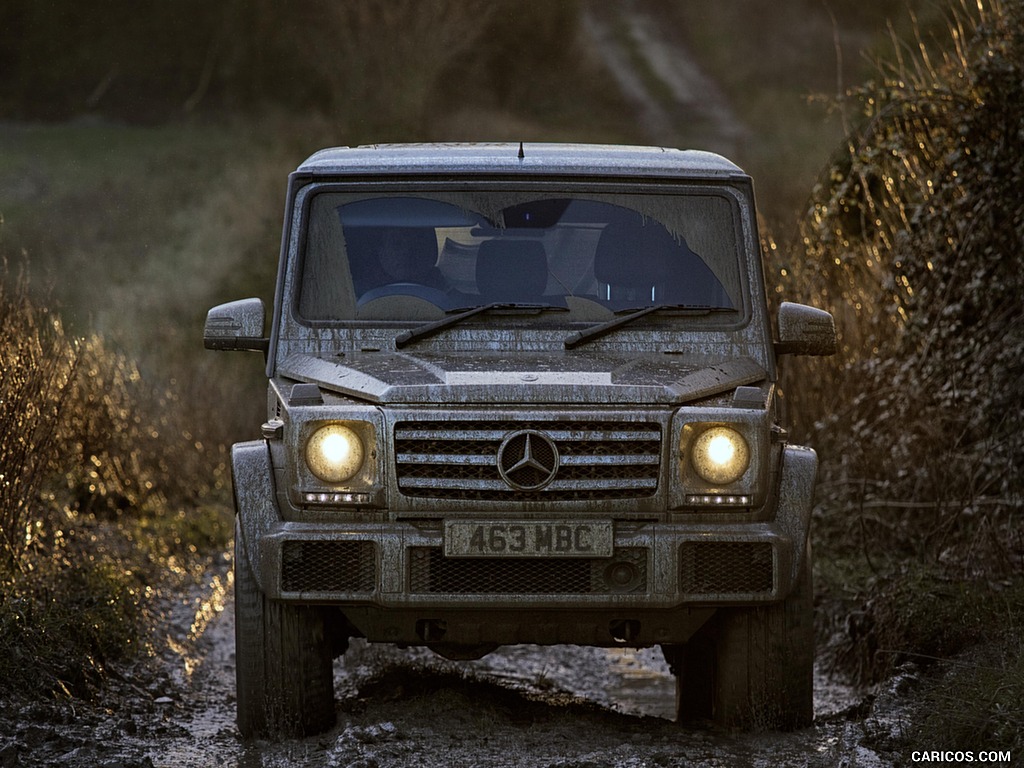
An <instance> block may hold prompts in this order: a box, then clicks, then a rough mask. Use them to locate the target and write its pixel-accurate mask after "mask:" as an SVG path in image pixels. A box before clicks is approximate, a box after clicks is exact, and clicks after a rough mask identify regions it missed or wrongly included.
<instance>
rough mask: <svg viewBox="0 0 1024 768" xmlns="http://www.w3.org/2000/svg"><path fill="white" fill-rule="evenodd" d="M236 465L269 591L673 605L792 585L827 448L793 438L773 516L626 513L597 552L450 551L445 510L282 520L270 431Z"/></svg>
mask: <svg viewBox="0 0 1024 768" xmlns="http://www.w3.org/2000/svg"><path fill="white" fill-rule="evenodd" d="M232 466H233V471H234V478H235V484H234V487H235V497H236V508H237V510H238V514H239V516H240V520H241V523H242V525H241V528H242V532H243V538H244V542H243V544H244V546H246V548H247V553H248V555H249V559H250V562H251V563H253V566H254V569H255V571H256V572H255V574H254V575H255V577H256V580H257V582H258V583H259V585H260V587H261V589H262V590H263V591H264V593H265V594H266V595H267V596H268V597H270V598H273V599H278V600H285V601H291V602H304V603H318V604H333V605H337V606H339V607H343V608H345V610H346V612H348V611H349V609H355V608H357V607H361V608H364V609H374V610H384V611H404V610H410V611H414V612H421V611H424V610H432V611H436V610H455V611H463V610H474V611H479V610H492V611H501V610H523V609H537V610H562V611H565V610H574V611H576V610H580V611H585V610H599V611H600V610H605V609H609V610H615V611H620V610H622V609H625V608H629V609H634V610H651V611H666V610H674V609H679V608H685V607H718V606H727V605H750V604H758V603H766V602H775V601H778V600H782V599H784V598H785V597H786V596H787V595H788V594H789V592H790V590H791V589H792V586H793V584H794V582H795V578H796V576H797V574H799V572H800V569H801V566H802V559H803V557H804V552H805V550H806V542H807V536H808V529H809V524H810V510H811V500H812V496H813V489H814V478H815V474H816V470H817V457H816V456H815V454H814V452H813V451H811V450H808V449H805V448H799V447H794V446H787V447H786V448H785V449H784V450H783V456H782V462H781V468H780V473H779V478H778V483H777V485H776V487H775V489H774V492H773V493H772V494H771V498H770V499H769V507H770V508H773V509H774V516H772V517H771V519H770V520H768V521H766V522H747V523H730V522H715V523H709V522H700V523H691V522H643V521H637V520H620V521H616V522H615V523H614V535H613V541H614V552H613V554H612V556H611V557H610V558H592V559H591V558H571V559H570V558H557V557H544V558H526V559H522V558H519V559H516V558H500V557H499V558H447V557H445V556H444V549H443V547H444V541H443V526H442V522H441V521H440V520H426V521H417V522H389V521H380V522H317V523H300V522H289V521H283V520H282V519H281V516H280V513H279V510H278V507H277V502H276V494H275V489H274V487H273V478H274V472H273V469H272V466H271V461H270V455H269V451H268V449H267V445H266V443H264V442H262V441H254V442H250V443H240V444H238V445H236V446H235V447H234V449H233V454H232ZM609 517H614V515H613V514H610V515H609Z"/></svg>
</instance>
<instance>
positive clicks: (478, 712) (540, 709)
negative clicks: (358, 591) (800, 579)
mask: <svg viewBox="0 0 1024 768" xmlns="http://www.w3.org/2000/svg"><path fill="white" fill-rule="evenodd" d="M183 603H187V604H188V605H189V606H190V612H189V613H187V614H184V615H182V616H179V617H178V619H177V623H176V624H175V625H174V626H172V627H171V628H170V630H169V631H170V633H171V635H172V636H170V637H169V638H168V648H169V649H170V652H169V653H167V654H165V655H164V663H165V665H166V667H167V676H168V677H169V679H170V680H171V681H172V688H173V692H172V697H173V702H172V703H170V704H169V705H164V706H163V707H158V708H157V709H156V711H155V712H154V718H155V719H158V720H159V726H160V727H157V724H154V725H153V727H149V728H144V729H141V730H143V731H144V732H145V733H146V734H149V737H148V739H140V738H133V739H131V740H128V741H127V742H126V744H125V750H124V753H123V754H124V756H125V758H126V759H137V758H138V757H139V756H140V755H141V756H143V758H142V759H143V760H144V761H148V762H144V763H143V764H144V765H145V766H146V768H148V766H149V765H152V766H154V768H171V767H172V766H173V767H174V768H189V767H190V766H194V767H195V768H205V767H206V766H224V767H228V766H240V767H244V768H257V767H258V768H284V767H285V766H305V767H309V768H334V767H335V766H362V767H363V768H368V767H370V766H374V767H376V768H399V767H401V768H405V766H412V765H417V766H423V767H424V768H441V767H442V766H445V767H447V766H450V765H453V764H463V765H467V766H476V765H486V766H489V767H490V768H513V766H515V767H516V768H518V766H544V767H550V768H556V767H557V768H569V767H570V766H576V767H577V768H580V767H582V766H587V767H588V768H617V767H619V766H623V767H631V766H637V767H638V768H639V766H691V765H696V766H714V765H729V766H752V767H753V766H769V765H771V766H776V765H789V766H826V765H828V766H832V765H836V764H839V763H840V762H841V761H842V760H843V759H845V758H846V757H849V758H851V759H855V760H856V764H857V765H867V766H872V765H879V766H881V765H886V764H888V761H886V760H883V759H882V758H879V757H878V756H877V755H874V753H873V752H871V750H868V749H866V748H864V747H862V746H861V745H860V741H861V740H862V736H863V728H862V726H861V725H859V724H858V723H856V722H854V721H853V720H850V719H849V718H848V715H847V714H846V713H845V712H844V710H848V711H850V712H852V711H855V710H857V708H858V707H862V706H863V700H862V699H861V697H859V696H858V695H857V694H856V693H855V692H853V691H852V690H851V689H848V688H844V687H843V686H841V685H838V684H836V683H835V682H833V681H830V680H828V679H827V677H825V676H824V675H822V676H820V679H819V680H818V693H819V695H818V697H817V699H816V705H817V706H816V708H817V710H818V712H817V714H818V718H819V720H818V722H817V723H816V725H815V726H814V727H812V728H809V729H806V730H804V731H799V732H796V733H789V734H777V733H762V734H737V733H727V732H723V731H717V730H713V729H702V728H692V727H687V728H681V727H678V726H676V725H675V724H674V723H672V722H669V721H668V720H667V719H666V718H667V717H668V716H670V715H671V713H672V711H673V699H672V697H673V695H674V681H673V679H672V677H671V674H670V673H669V671H668V668H667V665H666V664H665V663H664V660H663V659H662V658H661V654H660V652H659V651H658V650H657V649H640V650H634V649H600V648H577V647H568V646H554V647H543V648H541V647H532V646H510V647H505V648H501V649H499V650H498V651H496V652H495V653H493V654H491V655H490V656H487V657H484V658H483V659H481V660H478V661H473V662H452V661H448V660H445V659H442V658H440V657H438V656H435V655H434V654H433V653H431V652H430V651H428V650H426V649H418V648H410V649H404V650H401V649H398V648H395V647H393V646H387V645H376V644H373V645H371V644H367V643H365V642H362V641H353V644H352V647H351V648H350V650H349V652H348V653H347V654H346V655H345V656H344V657H343V658H342V659H341V660H339V661H337V662H336V663H335V688H336V707H337V713H338V722H337V724H336V725H335V727H334V728H332V729H331V730H329V731H328V732H326V733H324V734H321V735H319V736H315V737H310V738H307V739H297V740H292V741H287V742H282V743H271V742H266V741H255V742H249V743H244V742H242V741H241V740H240V739H239V737H238V735H237V732H236V731H235V729H234V706H235V700H234V616H233V604H232V594H231V581H230V573H229V572H228V571H227V570H226V568H225V566H224V565H223V563H221V564H218V566H217V567H215V568H214V569H213V570H212V571H211V573H210V574H209V576H208V578H207V579H206V580H205V582H204V584H203V589H202V595H201V596H200V597H199V598H192V599H190V600H186V601H183ZM175 633H177V635H178V636H177V637H176V636H174V634H175ZM876 725H877V724H876ZM872 761H874V762H872ZM69 765H72V766H73V768H82V766H80V765H76V764H74V763H70V764H69ZM82 765H84V764H82ZM122 765H124V766H125V767H126V768H127V766H130V765H134V763H131V762H125V763H123V764H122Z"/></svg>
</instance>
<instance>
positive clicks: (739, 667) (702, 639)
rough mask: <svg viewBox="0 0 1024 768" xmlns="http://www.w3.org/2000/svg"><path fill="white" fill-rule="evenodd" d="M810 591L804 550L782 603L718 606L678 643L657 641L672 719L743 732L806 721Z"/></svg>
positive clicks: (810, 680) (810, 675) (810, 678)
mask: <svg viewBox="0 0 1024 768" xmlns="http://www.w3.org/2000/svg"><path fill="white" fill-rule="evenodd" d="M813 594H814V590H813V588H812V583H811V558H810V553H809V552H808V555H807V556H806V557H804V567H803V570H802V572H801V574H800V578H799V580H798V582H797V584H796V586H795V588H794V590H793V592H792V593H791V594H790V596H789V597H787V598H786V599H785V600H784V601H783V602H781V603H776V604H774V605H768V606H761V607H757V608H729V609H721V610H719V611H718V613H716V614H715V616H713V617H712V619H711V620H710V621H709V622H708V624H707V625H705V626H704V627H702V628H701V629H700V631H699V632H697V634H696V635H694V637H693V638H691V640H690V641H689V642H687V643H686V644H684V645H676V646H665V647H664V648H663V650H664V652H665V658H666V659H667V660H668V662H669V665H670V666H671V667H672V671H673V672H674V673H675V676H676V719H677V720H678V721H679V722H681V723H686V722H694V721H699V720H712V721H714V722H715V723H716V724H718V725H722V726H725V727H729V728H742V729H745V730H792V729H794V728H804V727H806V726H808V725H810V724H811V722H812V721H813V719H814V699H813V694H814V604H813Z"/></svg>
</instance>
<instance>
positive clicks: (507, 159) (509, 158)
mask: <svg viewBox="0 0 1024 768" xmlns="http://www.w3.org/2000/svg"><path fill="white" fill-rule="evenodd" d="M520 147H522V153H521V154H522V156H520ZM297 173H299V174H311V175H316V176H321V175H322V176H336V175H342V176H349V175H356V176H363V175H381V174H384V175H396V174H397V175H403V174H409V175H433V174H468V175H474V174H481V175H484V174H487V175H494V174H502V175H504V174H511V175H519V174H522V175H525V176H537V175H555V176H629V177H634V178H635V177H637V176H641V177H642V176H655V177H671V178H698V179H707V178H724V177H729V178H735V177H739V176H744V177H745V176H746V174H745V173H744V172H743V170H742V169H741V168H740V167H739V166H737V165H736V164H735V163H733V162H732V161H730V160H727V159H726V158H724V157H722V156H721V155H717V154H715V153H713V152H704V151H700V150H692V149H691V150H681V149H670V148H665V147H639V146H622V145H612V144H544V143H531V142H525V143H523V144H519V143H514V142H507V143H449V144H373V145H368V146H360V147H334V148H331V149H323V150H320V151H319V152H316V153H315V154H313V155H311V156H310V157H309V158H308V159H307V160H306V161H305V162H303V163H302V164H301V165H300V166H299V167H298V169H297Z"/></svg>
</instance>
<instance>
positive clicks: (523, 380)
mask: <svg viewBox="0 0 1024 768" xmlns="http://www.w3.org/2000/svg"><path fill="white" fill-rule="evenodd" d="M279 373H280V374H281V375H283V376H286V377H288V378H291V379H295V380H297V381H301V382H307V383H312V384H317V385H318V386H320V387H321V388H323V389H327V390H331V391H333V392H337V393H340V394H343V395H348V396H350V397H355V398H358V399H361V400H367V401H370V402H374V403H381V404H406V405H415V404H431V403H452V404H456V403H458V404H491V403H493V404H499V403H522V404H531V403H538V404H539V403H544V404H567V405H568V404H577V405H578V404H581V403H593V404H643V405H657V404H666V405H670V404H675V405H678V404H681V403H685V402H688V401H692V400H698V399H701V398H705V397H711V396H712V395H716V394H720V393H723V392H727V391H729V390H732V389H734V388H736V387H739V386H743V385H746V384H754V383H757V382H760V381H763V380H764V379H765V378H767V373H766V372H765V370H764V368H762V367H761V366H760V365H759V364H758V363H756V362H755V361H754V360H752V359H750V358H749V357H736V358H731V359H728V360H723V361H721V362H716V363H714V364H711V365H708V364H706V363H702V364H695V363H694V362H693V360H692V359H689V360H688V358H687V357H686V356H683V355H666V354H642V355H636V354H633V355H608V354H601V355H597V354H593V355H588V354H583V353H579V352H574V353H572V354H556V353H546V354H545V353H523V352H517V353H515V354H514V355H511V356H510V355H509V354H502V353H494V352H479V351H474V352H472V353H468V352H467V353H463V354H457V353H426V354H416V355H413V354H408V353H404V352H391V351H383V350H382V351H379V352H353V353H346V354H344V355H336V356H335V355H332V356H330V357H317V356H314V355H307V354H295V355H291V356H290V357H288V358H287V359H286V360H285V361H284V363H283V364H282V365H281V366H280V369H279Z"/></svg>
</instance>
